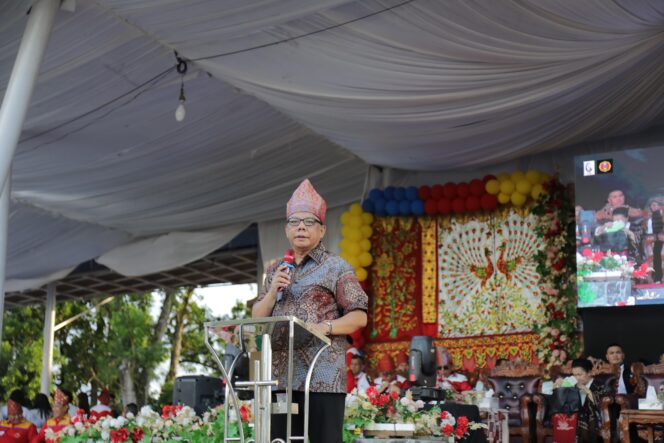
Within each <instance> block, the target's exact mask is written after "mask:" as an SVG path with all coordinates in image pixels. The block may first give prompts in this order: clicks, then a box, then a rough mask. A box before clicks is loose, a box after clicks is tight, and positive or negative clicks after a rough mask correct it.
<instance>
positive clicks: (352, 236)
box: [345, 228, 362, 242]
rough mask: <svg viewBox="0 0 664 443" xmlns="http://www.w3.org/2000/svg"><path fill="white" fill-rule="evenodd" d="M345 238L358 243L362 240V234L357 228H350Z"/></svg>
mask: <svg viewBox="0 0 664 443" xmlns="http://www.w3.org/2000/svg"><path fill="white" fill-rule="evenodd" d="M345 237H346V238H348V239H349V240H352V241H354V242H359V241H360V240H362V232H361V231H360V230H359V229H357V228H350V231H349V232H348V235H347V236H345Z"/></svg>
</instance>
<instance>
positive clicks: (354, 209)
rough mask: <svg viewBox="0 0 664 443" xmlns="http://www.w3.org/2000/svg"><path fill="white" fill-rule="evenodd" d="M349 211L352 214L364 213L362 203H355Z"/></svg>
mask: <svg viewBox="0 0 664 443" xmlns="http://www.w3.org/2000/svg"><path fill="white" fill-rule="evenodd" d="M348 212H350V213H351V215H362V205H360V204H359V203H353V204H352V205H350V208H348Z"/></svg>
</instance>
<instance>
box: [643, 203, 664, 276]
mask: <svg viewBox="0 0 664 443" xmlns="http://www.w3.org/2000/svg"><path fill="white" fill-rule="evenodd" d="M663 209H664V197H663V196H661V195H660V196H656V197H651V198H650V199H649V200H648V205H647V210H648V213H649V214H650V216H649V218H648V219H647V220H646V222H645V223H646V226H645V228H646V231H645V232H646V241H645V242H644V249H645V250H646V256H648V255H652V268H653V275H652V279H653V281H654V282H655V283H661V282H662V246H663V245H664V220H663V219H662V210H663Z"/></svg>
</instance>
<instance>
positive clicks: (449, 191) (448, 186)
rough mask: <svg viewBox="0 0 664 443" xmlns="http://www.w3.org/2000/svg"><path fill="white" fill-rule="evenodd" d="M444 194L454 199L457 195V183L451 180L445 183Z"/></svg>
mask: <svg viewBox="0 0 664 443" xmlns="http://www.w3.org/2000/svg"><path fill="white" fill-rule="evenodd" d="M443 194H444V195H445V198H449V199H450V200H453V199H454V198H455V197H456V196H457V185H455V184H454V183H450V182H448V183H445V186H443Z"/></svg>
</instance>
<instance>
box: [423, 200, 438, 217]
mask: <svg viewBox="0 0 664 443" xmlns="http://www.w3.org/2000/svg"><path fill="white" fill-rule="evenodd" d="M424 212H426V213H427V214H429V215H436V214H438V202H437V201H436V200H434V199H432V198H430V199H428V200H427V201H425V202H424Z"/></svg>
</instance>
